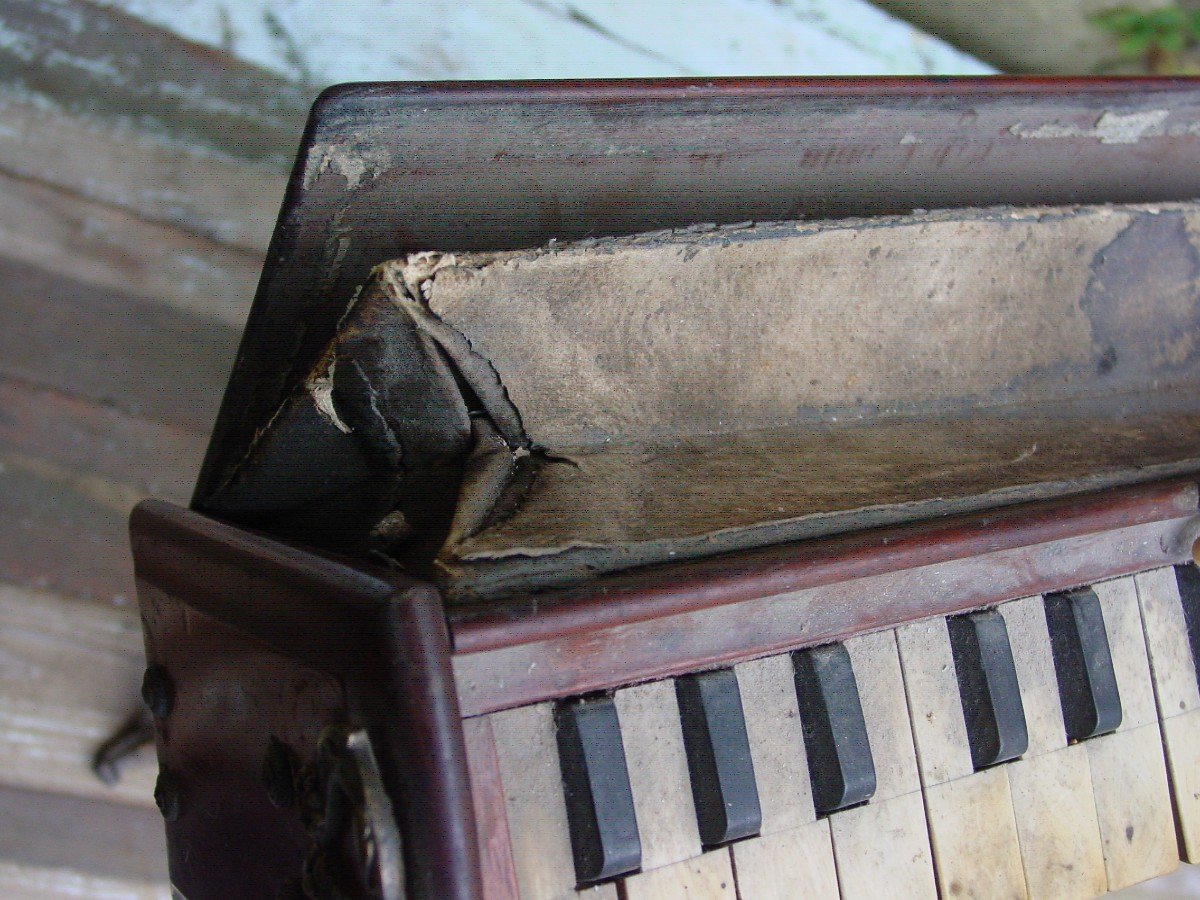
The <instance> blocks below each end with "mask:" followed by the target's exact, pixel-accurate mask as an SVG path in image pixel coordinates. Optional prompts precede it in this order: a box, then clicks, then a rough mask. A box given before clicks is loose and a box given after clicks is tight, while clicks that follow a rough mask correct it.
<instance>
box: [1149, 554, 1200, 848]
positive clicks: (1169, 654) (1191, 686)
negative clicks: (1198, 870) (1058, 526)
mask: <svg viewBox="0 0 1200 900" xmlns="http://www.w3.org/2000/svg"><path fill="white" fill-rule="evenodd" d="M1134 584H1135V586H1136V588H1137V594H1138V602H1139V603H1140V604H1141V610H1142V626H1143V628H1144V629H1145V632H1146V645H1147V648H1148V649H1149V652H1150V669H1151V674H1152V676H1153V679H1154V697H1155V701H1156V702H1157V704H1158V716H1159V720H1160V726H1159V727H1160V728H1161V730H1162V737H1163V745H1164V747H1165V748H1166V756H1167V768H1168V771H1169V773H1170V786H1171V798H1172V801H1173V803H1174V806H1175V821H1176V827H1177V829H1178V832H1179V835H1178V837H1179V846H1180V849H1181V851H1182V853H1183V857H1184V859H1185V860H1187V861H1188V862H1190V863H1196V862H1200V688H1198V686H1197V682H1196V667H1195V662H1194V660H1193V658H1192V647H1191V643H1190V641H1189V640H1188V634H1187V622H1186V620H1185V619H1184V615H1183V605H1182V602H1181V600H1180V597H1179V585H1178V583H1177V581H1176V579H1175V570H1174V568H1173V567H1170V566H1168V567H1167V568H1163V569H1155V570H1153V571H1151V572H1143V573H1141V574H1140V575H1137V576H1136V577H1135V578H1134Z"/></svg>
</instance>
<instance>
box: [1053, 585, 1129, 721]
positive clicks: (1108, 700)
mask: <svg viewBox="0 0 1200 900" xmlns="http://www.w3.org/2000/svg"><path fill="white" fill-rule="evenodd" d="M1045 606H1046V624H1047V625H1048V626H1049V628H1050V649H1051V651H1052V652H1053V655H1054V672H1055V675H1056V676H1057V678H1058V695H1059V700H1060V701H1061V703H1062V711H1063V722H1064V723H1065V724H1066V726H1067V738H1068V740H1072V741H1082V740H1086V739H1087V738H1090V737H1095V736H1096V735H1098V734H1105V733H1107V732H1109V731H1115V730H1116V729H1117V728H1118V727H1119V726H1120V724H1121V695H1120V693H1119V692H1118V691H1117V676H1116V673H1115V672H1114V671H1113V663H1112V651H1111V650H1109V647H1108V633H1107V632H1106V631H1105V630H1104V614H1103V612H1102V611H1101V609H1100V599H1099V598H1098V597H1097V596H1096V592H1095V591H1093V590H1092V589H1091V588H1083V589H1081V590H1077V591H1065V592H1063V593H1059V594H1047V595H1046V599H1045Z"/></svg>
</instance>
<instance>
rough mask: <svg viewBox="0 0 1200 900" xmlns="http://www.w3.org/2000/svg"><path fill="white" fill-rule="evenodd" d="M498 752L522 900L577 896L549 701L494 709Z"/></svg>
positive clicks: (556, 744)
mask: <svg viewBox="0 0 1200 900" xmlns="http://www.w3.org/2000/svg"><path fill="white" fill-rule="evenodd" d="M490 718H491V721H492V729H493V731H494V733H495V735H496V756H497V758H498V760H499V762H500V777H501V778H502V779H503V781H504V803H505V807H506V808H507V810H508V829H509V835H510V839H511V841H512V852H513V864H514V866H515V868H516V870H517V884H518V885H519V887H520V889H521V900H562V898H567V897H573V896H574V895H575V863H574V860H573V858H572V856H571V839H570V833H569V831H568V829H567V809H566V804H565V802H564V800H563V788H562V776H561V774H560V772H559V768H558V742H557V740H556V738H555V735H554V711H553V708H552V706H551V704H549V703H543V704H540V705H538V706H526V707H522V708H520V709H510V710H506V711H505V712H500V713H495V714H494V715H492V716H491V717H490Z"/></svg>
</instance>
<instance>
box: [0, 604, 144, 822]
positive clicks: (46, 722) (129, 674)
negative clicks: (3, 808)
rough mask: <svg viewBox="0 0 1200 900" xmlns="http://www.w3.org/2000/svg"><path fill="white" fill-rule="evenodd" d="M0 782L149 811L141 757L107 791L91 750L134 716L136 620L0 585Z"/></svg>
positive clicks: (125, 613) (129, 614) (127, 613)
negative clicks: (93, 768) (94, 769)
mask: <svg viewBox="0 0 1200 900" xmlns="http://www.w3.org/2000/svg"><path fill="white" fill-rule="evenodd" d="M0 623H3V627H0V784H7V785H12V786H17V787H22V788H27V789H31V790H44V791H57V792H62V793H67V794H77V795H82V796H89V797H96V798H103V799H109V800H119V801H121V802H124V803H133V804H138V805H150V803H151V799H150V796H151V792H152V789H153V783H154V777H155V774H156V766H155V764H154V760H153V756H154V755H153V751H152V750H149V749H147V750H146V751H143V752H142V753H141V754H139V756H138V757H136V758H135V759H133V760H131V761H130V764H129V765H128V766H127V767H126V768H125V769H124V774H123V777H122V778H121V780H120V781H119V782H118V783H117V785H115V786H114V787H111V788H110V787H107V786H105V785H104V784H102V783H101V782H100V781H99V780H98V779H97V778H96V777H95V775H93V774H92V772H91V771H90V768H89V766H90V762H91V757H92V754H93V752H94V751H95V749H96V748H97V746H99V744H100V743H101V742H102V741H104V740H105V739H106V738H107V737H109V735H110V734H111V733H112V732H113V731H115V730H116V729H117V728H118V727H119V726H120V725H121V724H122V723H123V722H125V721H126V720H128V718H129V717H130V715H131V714H132V713H134V712H136V710H137V705H138V704H139V703H140V700H139V699H138V693H137V691H138V684H139V682H140V680H141V675H142V666H143V664H142V662H141V659H142V639H141V635H140V633H139V632H140V630H139V627H138V619H137V613H136V611H135V610H134V609H133V608H132V607H129V608H125V609H113V608H109V607H103V606H99V605H97V604H94V603H86V602H81V601H73V600H67V599H65V598H62V597H59V596H56V595H53V594H49V593H45V592H38V591H32V590H26V589H22V588H18V587H14V586H12V585H6V584H0Z"/></svg>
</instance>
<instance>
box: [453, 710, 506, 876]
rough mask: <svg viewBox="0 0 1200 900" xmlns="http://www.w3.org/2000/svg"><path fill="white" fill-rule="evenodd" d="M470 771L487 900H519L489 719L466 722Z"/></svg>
mask: <svg viewBox="0 0 1200 900" xmlns="http://www.w3.org/2000/svg"><path fill="white" fill-rule="evenodd" d="M463 737H464V739H465V741H466V748H467V767H468V768H469V769H470V772H471V796H472V798H473V800H474V803H475V826H476V828H477V829H478V834H479V865H480V875H481V876H482V878H483V893H484V896H485V897H487V900H519V897H520V894H519V891H518V888H517V871H516V866H515V865H514V863H513V857H512V844H511V843H510V839H509V831H508V811H507V809H506V807H505V805H504V785H503V783H502V782H501V780H500V762H499V760H498V758H497V757H496V738H495V735H494V734H493V733H492V723H491V721H490V720H488V719H485V718H477V719H467V720H466V721H464V722H463Z"/></svg>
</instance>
